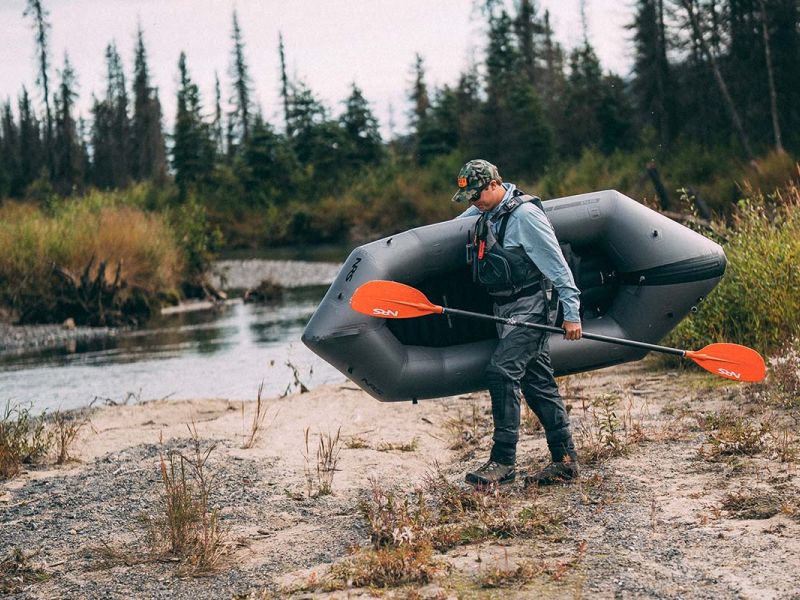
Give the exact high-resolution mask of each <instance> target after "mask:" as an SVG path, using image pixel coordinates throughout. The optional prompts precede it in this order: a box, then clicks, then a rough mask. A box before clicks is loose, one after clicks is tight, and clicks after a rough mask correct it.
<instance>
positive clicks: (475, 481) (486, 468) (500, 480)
mask: <svg viewBox="0 0 800 600" xmlns="http://www.w3.org/2000/svg"><path fill="white" fill-rule="evenodd" d="M516 477H517V470H516V467H514V465H504V464H502V463H499V462H496V461H493V460H490V461H488V462H487V463H486V464H484V465H483V466H481V467H480V468H478V469H475V470H474V471H470V472H469V473H467V476H466V477H465V478H464V479H465V480H466V482H467V483H471V484H472V485H493V484H495V485H502V484H504V483H511V482H512V481H514V479H516Z"/></svg>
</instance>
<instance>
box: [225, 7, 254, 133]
mask: <svg viewBox="0 0 800 600" xmlns="http://www.w3.org/2000/svg"><path fill="white" fill-rule="evenodd" d="M231 39H232V40H233V53H232V60H231V67H230V75H231V77H232V78H233V97H232V98H231V103H232V104H233V107H234V108H233V112H232V117H233V119H234V121H233V131H234V135H235V138H236V141H237V143H242V142H245V141H246V140H247V138H248V136H249V134H250V112H251V101H250V90H251V82H250V74H249V69H248V67H247V61H246V60H245V55H244V40H243V39H242V30H241V28H240V27H239V18H238V17H237V15H236V11H235V10H234V11H233V33H232V35H231Z"/></svg>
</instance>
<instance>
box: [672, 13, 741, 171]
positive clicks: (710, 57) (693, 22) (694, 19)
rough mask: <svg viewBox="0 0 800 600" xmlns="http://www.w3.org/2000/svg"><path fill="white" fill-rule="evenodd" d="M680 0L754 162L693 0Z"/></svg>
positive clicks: (737, 129) (733, 121)
mask: <svg viewBox="0 0 800 600" xmlns="http://www.w3.org/2000/svg"><path fill="white" fill-rule="evenodd" d="M680 2H681V5H682V6H683V8H684V9H685V10H686V14H687V15H688V16H689V23H690V24H691V26H692V32H693V33H694V37H695V38H696V40H697V42H698V43H699V44H700V49H701V50H702V52H703V54H704V55H705V56H706V58H707V59H708V62H709V64H710V65H711V70H712V72H713V73H714V79H716V81H717V85H718V86H719V91H720V93H721V94H722V99H723V101H724V102H725V107H726V108H727V109H728V113H729V114H730V117H731V122H732V123H733V128H734V129H735V130H736V133H737V135H738V136H739V141H740V142H741V144H742V147H743V148H744V151H745V153H746V154H747V158H748V159H749V160H750V162H752V163H755V155H754V154H753V150H752V148H750V140H749V139H748V138H747V133H746V132H745V130H744V126H743V125H742V120H741V118H740V117H739V112H738V111H737V110H736V106H735V105H734V104H733V98H731V94H730V92H729V91H728V86H727V85H726V84H725V79H723V77H722V71H721V70H720V68H719V63H718V62H717V58H716V56H715V55H714V53H713V52H711V50H710V49H709V47H708V44H707V43H706V40H705V38H704V37H703V32H702V30H701V29H700V22H699V21H698V20H697V15H696V14H695V12H694V7H693V2H692V0H680Z"/></svg>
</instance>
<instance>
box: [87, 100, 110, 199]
mask: <svg viewBox="0 0 800 600" xmlns="http://www.w3.org/2000/svg"><path fill="white" fill-rule="evenodd" d="M113 120H114V119H113V114H112V110H111V104H110V103H109V102H108V101H107V100H105V99H104V100H99V99H97V98H94V99H93V101H92V131H91V139H92V149H93V152H92V154H93V160H92V169H91V182H92V184H93V185H95V186H97V187H98V188H100V189H112V188H113V187H114V186H115V180H114V166H113V161H114V159H113V156H114V138H113V135H112V128H113Z"/></svg>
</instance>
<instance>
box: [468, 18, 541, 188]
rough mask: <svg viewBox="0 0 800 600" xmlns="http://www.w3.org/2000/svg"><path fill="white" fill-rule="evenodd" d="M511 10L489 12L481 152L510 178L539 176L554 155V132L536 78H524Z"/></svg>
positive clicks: (480, 131)
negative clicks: (534, 85)
mask: <svg viewBox="0 0 800 600" xmlns="http://www.w3.org/2000/svg"><path fill="white" fill-rule="evenodd" d="M515 42H516V39H515V36H514V34H513V23H512V19H511V17H510V16H509V15H508V13H507V12H506V11H505V10H499V11H497V10H494V11H493V12H492V13H491V14H490V16H489V41H488V46H487V50H486V101H485V103H484V105H483V107H482V109H481V116H480V120H479V125H478V128H477V131H478V135H477V140H478V144H477V148H478V151H479V153H480V155H481V156H483V157H484V158H487V159H488V160H490V161H492V162H495V164H497V165H498V166H500V167H501V168H502V169H503V172H504V173H508V175H509V176H510V177H519V176H527V177H533V176H536V175H539V174H540V173H541V172H542V170H543V169H544V167H545V165H546V164H547V162H548V161H549V159H550V156H551V154H552V131H551V130H550V128H549V126H548V124H547V122H546V120H545V117H544V111H543V109H542V104H541V100H540V99H539V95H538V94H537V93H536V90H535V89H534V88H533V86H532V85H531V83H530V81H529V80H528V78H527V77H525V76H520V72H521V71H522V69H521V65H522V59H521V55H520V52H519V48H518V47H517V45H516V43H515Z"/></svg>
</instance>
